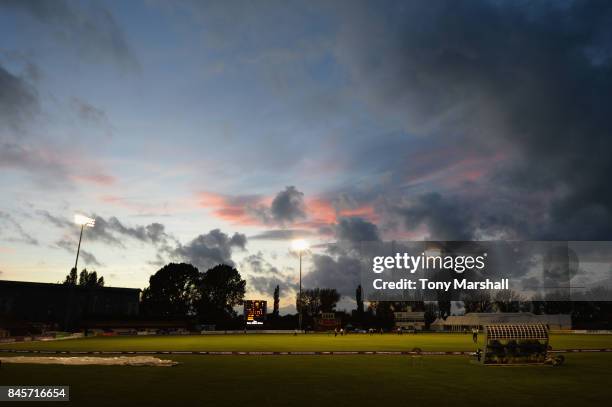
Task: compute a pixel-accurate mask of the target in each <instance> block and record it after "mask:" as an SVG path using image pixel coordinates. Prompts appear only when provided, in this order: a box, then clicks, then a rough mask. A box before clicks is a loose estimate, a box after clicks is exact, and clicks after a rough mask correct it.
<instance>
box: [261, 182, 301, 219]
mask: <svg viewBox="0 0 612 407" xmlns="http://www.w3.org/2000/svg"><path fill="white" fill-rule="evenodd" d="M270 214H271V215H272V219H274V221H275V222H277V223H279V224H284V223H292V222H294V221H296V220H298V219H303V218H305V217H306V213H305V206H304V193H303V192H300V191H298V190H297V189H296V188H295V187H294V186H288V187H286V188H285V189H284V190H283V191H281V192H279V193H278V194H276V196H275V197H274V200H273V201H272V205H271V206H270Z"/></svg>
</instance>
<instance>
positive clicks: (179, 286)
mask: <svg viewBox="0 0 612 407" xmlns="http://www.w3.org/2000/svg"><path fill="white" fill-rule="evenodd" d="M200 285H201V275H200V272H199V271H198V269H197V268H196V267H194V266H193V265H191V264H187V263H180V264H177V263H170V264H167V265H165V266H164V267H162V268H161V269H159V270H157V272H156V273H155V274H153V275H152V276H151V277H149V286H148V287H147V288H145V289H144V290H143V292H142V297H141V307H142V311H143V313H144V314H147V315H153V316H157V317H186V316H190V315H193V314H194V312H195V306H196V304H197V303H198V301H199V299H200V290H199V288H200Z"/></svg>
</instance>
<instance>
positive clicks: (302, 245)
mask: <svg viewBox="0 0 612 407" xmlns="http://www.w3.org/2000/svg"><path fill="white" fill-rule="evenodd" d="M291 247H292V248H293V250H294V251H296V252H297V253H298V256H299V258H300V293H299V295H298V331H302V253H304V251H305V250H307V249H308V242H307V241H306V240H304V239H297V240H294V241H293V242H291Z"/></svg>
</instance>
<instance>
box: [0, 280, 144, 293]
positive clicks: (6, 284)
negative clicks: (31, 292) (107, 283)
mask: <svg viewBox="0 0 612 407" xmlns="http://www.w3.org/2000/svg"><path fill="white" fill-rule="evenodd" d="M2 286H4V287H26V288H36V287H38V288H48V289H62V290H63V289H66V288H69V287H70V286H67V285H65V284H59V283H38V282H33V281H12V280H0V287H2ZM74 287H76V288H77V289H80V290H86V289H89V290H105V291H124V292H129V291H137V292H140V291H141V290H140V288H125V287H85V286H80V285H77V286H74Z"/></svg>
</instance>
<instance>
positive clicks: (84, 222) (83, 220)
mask: <svg viewBox="0 0 612 407" xmlns="http://www.w3.org/2000/svg"><path fill="white" fill-rule="evenodd" d="M74 223H76V224H77V225H81V234H80V235H79V245H78V246H77V254H76V260H75V262H74V270H75V271H77V272H78V269H77V265H78V263H79V252H80V251H81V239H83V229H84V228H85V226H87V227H89V228H92V227H94V226H95V225H96V220H95V219H92V218H90V217H87V216H85V215H81V214H78V213H77V214H75V215H74Z"/></svg>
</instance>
